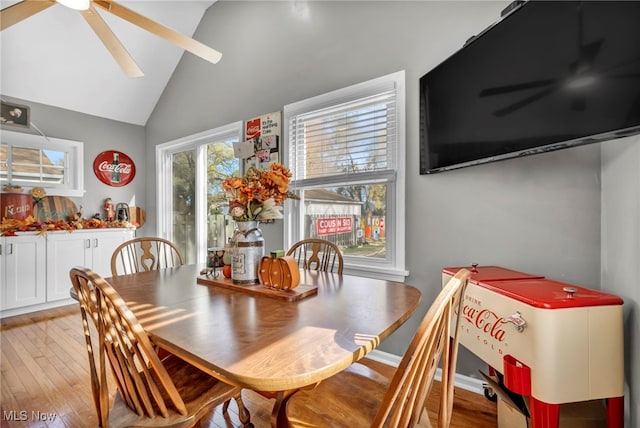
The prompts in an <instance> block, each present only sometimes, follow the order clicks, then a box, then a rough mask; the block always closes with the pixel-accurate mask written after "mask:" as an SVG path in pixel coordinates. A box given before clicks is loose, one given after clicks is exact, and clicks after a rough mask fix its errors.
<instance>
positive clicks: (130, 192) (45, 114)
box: [2, 96, 155, 232]
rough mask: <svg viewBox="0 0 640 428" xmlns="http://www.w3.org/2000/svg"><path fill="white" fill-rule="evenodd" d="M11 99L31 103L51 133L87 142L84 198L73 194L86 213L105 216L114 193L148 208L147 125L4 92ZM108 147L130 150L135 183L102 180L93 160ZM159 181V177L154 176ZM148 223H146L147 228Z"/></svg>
mask: <svg viewBox="0 0 640 428" xmlns="http://www.w3.org/2000/svg"><path fill="white" fill-rule="evenodd" d="M2 99H4V100H6V101H8V102H15V103H17V104H22V105H27V106H29V107H30V108H31V121H32V122H33V124H34V125H35V126H36V127H37V128H38V129H40V130H41V131H42V132H43V133H44V134H45V135H47V136H48V137H55V138H63V139H66V140H73V141H81V142H83V143H84V186H85V189H86V193H85V194H84V196H83V197H82V198H75V197H74V198H69V199H71V200H73V202H75V204H76V205H77V206H78V207H79V206H80V205H82V208H83V213H84V216H85V217H91V216H93V214H95V213H97V212H99V213H100V214H101V215H102V216H104V211H103V210H102V205H103V203H104V199H105V198H107V197H111V199H112V200H113V202H114V203H118V202H125V203H127V204H130V205H133V204H134V203H135V205H137V206H139V207H142V208H145V204H146V201H145V199H146V188H147V185H146V178H145V174H144V170H145V169H146V164H145V159H144V153H145V152H144V147H145V139H144V127H142V126H139V125H131V124H128V123H123V122H117V121H114V120H109V119H103V118H100V117H96V116H90V115H88V114H83V113H78V112H75V111H71V110H65V109H61V108H57V107H52V106H48V105H44V104H39V103H34V102H31V101H29V100H22V99H17V98H12V97H6V96H3V97H2ZM2 129H3V130H5V129H6V130H7V131H14V132H28V133H33V134H39V133H38V132H37V131H36V129H34V128H31V129H24V128H18V127H14V126H3V127H2ZM105 150H119V151H121V152H123V153H126V154H127V155H128V156H129V157H130V158H131V159H133V161H134V163H135V164H136V168H137V172H136V176H135V178H134V179H133V181H132V182H131V183H129V184H128V185H126V186H122V187H111V186H107V185H106V184H104V183H102V182H101V181H99V180H98V178H97V177H96V175H95V174H94V173H93V160H94V159H95V158H96V156H97V155H98V154H100V153H101V152H103V151H105ZM154 181H155V180H154ZM146 228H147V226H146V225H145V226H143V227H142V228H141V229H140V231H141V232H143V231H144V230H145V229H146Z"/></svg>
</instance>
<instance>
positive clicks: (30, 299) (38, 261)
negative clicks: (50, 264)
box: [0, 235, 46, 310]
mask: <svg viewBox="0 0 640 428" xmlns="http://www.w3.org/2000/svg"><path fill="white" fill-rule="evenodd" d="M45 249H46V240H45V238H44V237H43V236H40V235H23V236H6V237H2V238H0V280H1V282H2V289H1V295H0V309H1V310H6V309H13V308H19V307H22V306H30V305H36V304H38V303H44V302H45V301H46V278H45V272H46V264H45V252H46V251H45Z"/></svg>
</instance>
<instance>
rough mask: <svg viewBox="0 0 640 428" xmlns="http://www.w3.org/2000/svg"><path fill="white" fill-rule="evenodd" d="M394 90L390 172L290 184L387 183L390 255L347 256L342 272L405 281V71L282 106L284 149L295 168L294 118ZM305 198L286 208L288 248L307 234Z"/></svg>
mask: <svg viewBox="0 0 640 428" xmlns="http://www.w3.org/2000/svg"><path fill="white" fill-rule="evenodd" d="M392 88H393V89H394V90H395V104H396V129H395V143H394V144H393V147H392V149H393V151H394V153H393V156H394V158H395V167H394V168H391V169H390V170H385V171H379V172H365V173H359V174H356V176H357V178H356V177H355V176H354V177H353V178H350V177H347V178H345V180H344V181H340V182H336V181H335V179H328V180H325V181H323V179H322V178H313V179H308V180H301V181H305V185H304V187H303V188H301V187H298V186H297V183H296V182H295V181H292V182H291V185H292V190H294V191H298V192H300V191H301V190H302V189H311V188H326V187H335V186H337V185H349V184H351V185H355V184H358V183H364V184H378V183H386V184H387V199H386V204H387V205H386V210H387V211H386V219H385V230H386V232H385V236H387V237H388V236H393V237H394V238H393V239H387V241H386V251H387V258H386V259H384V260H376V259H373V258H369V259H366V260H363V258H362V257H349V256H346V255H345V256H344V257H343V258H344V273H345V274H352V275H358V276H364V277H373V278H380V279H386V280H393V281H404V280H405V278H406V277H407V276H408V275H409V272H408V271H407V270H406V269H405V248H404V242H405V221H404V219H405V182H406V168H405V164H406V159H405V150H406V149H405V146H406V140H405V135H406V134H405V128H406V119H405V117H406V116H405V109H406V107H405V72H404V70H403V71H399V72H396V73H391V74H388V75H386V76H382V77H379V78H376V79H372V80H369V81H366V82H362V83H358V84H355V85H352V86H349V87H346V88H342V89H338V90H335V91H332V92H329V93H326V94H322V95H318V96H315V97H311V98H308V99H305V100H302V101H298V102H296V103H292V104H288V105H285V106H284V110H283V127H284V145H283V146H284V149H285V150H284V151H283V162H284V163H285V165H287V166H289V167H290V168H291V163H290V157H291V153H290V151H291V150H292V147H291V141H290V135H289V132H290V127H289V124H290V121H291V120H292V118H294V117H296V116H299V115H303V114H308V113H311V112H314V111H318V110H322V109H326V108H331V107H333V106H337V105H340V104H344V103H347V102H353V101H357V100H361V99H364V98H367V97H371V96H375V95H378V94H381V93H383V92H386V91H388V90H390V89H392ZM302 204H303V201H302V200H300V201H297V200H291V201H287V207H288V209H287V210H285V217H284V246H285V248H289V247H290V246H291V245H293V243H295V242H297V241H299V240H300V239H302V237H303V231H302V225H301V217H302V216H301V212H300V210H301V209H302Z"/></svg>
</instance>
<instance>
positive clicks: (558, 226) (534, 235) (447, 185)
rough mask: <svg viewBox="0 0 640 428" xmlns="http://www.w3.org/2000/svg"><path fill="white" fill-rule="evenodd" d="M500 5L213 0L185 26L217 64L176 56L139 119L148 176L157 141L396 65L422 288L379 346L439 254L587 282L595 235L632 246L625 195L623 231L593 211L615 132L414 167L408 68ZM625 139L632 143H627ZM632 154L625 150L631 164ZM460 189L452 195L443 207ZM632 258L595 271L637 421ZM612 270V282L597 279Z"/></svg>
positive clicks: (426, 298) (465, 363)
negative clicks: (194, 27) (622, 344)
mask: <svg viewBox="0 0 640 428" xmlns="http://www.w3.org/2000/svg"><path fill="white" fill-rule="evenodd" d="M507 4H508V2H504V1H499V2H477V1H470V2H453V1H448V2H433V1H429V2H426V1H425V2H399V1H394V2H366V3H365V2H320V1H316V2H302V1H297V2H262V1H260V2H248V1H243V2H230V1H221V2H218V3H216V4H214V5H213V6H212V7H211V8H209V10H208V12H207V13H206V14H205V16H204V18H203V20H202V23H201V25H200V27H199V28H198V31H197V32H196V34H195V37H196V38H197V39H199V40H202V41H203V42H205V43H208V44H210V45H212V46H214V47H215V48H216V49H219V50H220V51H222V52H223V54H224V56H223V58H222V61H221V62H220V63H219V64H218V65H216V66H209V65H208V64H206V63H204V62H203V61H201V60H199V59H198V58H195V57H193V56H191V55H188V54H186V55H185V56H184V57H183V59H182V62H181V64H180V65H179V67H178V69H177V70H176V72H175V73H174V75H173V77H172V79H171V81H170V83H169V85H168V87H167V88H166V90H165V92H164V94H163V96H162V97H161V99H160V102H159V103H158V105H157V107H156V109H155V111H154V113H153V115H152V117H151V118H150V120H149V122H148V124H147V128H146V131H147V133H146V138H147V181H148V182H149V183H150V184H151V183H154V182H155V146H156V145H157V144H160V143H164V142H166V141H170V140H173V139H176V138H180V137H183V136H186V135H190V134H194V133H197V132H200V131H203V130H206V129H210V128H213V127H216V126H220V125H224V124H227V123H230V122H233V121H237V120H244V119H247V118H250V117H253V116H256V115H260V114H264V113H269V112H272V111H277V110H281V109H282V106H283V105H285V104H288V103H291V102H295V101H299V100H301V99H305V98H308V97H311V96H314V95H318V94H322V93H325V92H328V91H331V90H334V89H339V88H342V87H345V86H348V85H351V84H354V83H358V82H362V81H365V80H368V79H371V78H375V77H379V76H382V75H385V74H388V73H391V72H395V71H398V70H405V71H406V79H407V82H406V88H407V121H406V125H407V132H406V135H407V139H406V145H407V206H406V208H407V211H406V213H407V214H406V226H407V236H406V244H405V248H406V252H407V266H406V267H407V269H408V270H409V271H410V276H409V277H408V278H407V282H408V283H410V284H413V285H415V286H417V287H419V288H420V289H421V290H422V293H423V302H422V306H421V308H420V309H419V310H418V313H417V314H416V315H415V316H414V317H413V318H412V319H411V320H410V321H408V322H407V323H406V324H405V325H404V326H403V327H402V328H401V329H400V330H398V331H397V332H396V333H395V334H393V335H392V336H391V337H390V338H389V339H388V340H386V341H385V342H384V343H383V344H382V346H381V349H382V350H384V351H387V352H391V353H394V354H398V355H400V354H402V353H403V352H404V350H405V348H406V346H407V344H408V341H409V338H410V337H411V335H412V333H413V331H414V330H415V327H416V325H417V322H418V319H419V318H420V316H421V315H423V314H424V312H425V311H426V308H427V306H428V305H429V304H430V303H431V302H432V301H433V299H434V297H435V296H436V294H437V293H438V291H439V289H440V270H441V268H442V267H444V266H455V265H467V264H469V263H471V262H478V263H480V264H485V265H487V264H497V265H502V266H505V267H509V268H513V269H517V270H521V271H525V272H529V273H535V274H540V275H545V276H546V277H548V278H551V279H556V280H561V281H566V282H570V283H575V284H579V285H582V286H586V287H590V288H596V289H598V288H600V287H601V248H602V251H603V259H604V260H605V261H606V260H607V257H606V256H607V254H608V251H609V250H611V251H612V253H617V252H623V253H624V255H625V257H624V258H623V259H631V258H635V260H637V254H638V241H637V239H638V212H637V210H638V206H637V203H636V205H635V211H628V210H626V211H625V212H624V213H622V212H616V214H615V215H616V216H624V218H625V219H626V218H627V217H626V216H633V218H632V219H631V220H628V222H630V223H631V224H632V225H633V226H634V227H635V229H633V230H632V231H631V234H633V233H635V234H634V235H632V237H629V238H627V235H625V234H624V233H622V232H621V231H619V230H618V233H617V234H616V236H615V237H616V240H614V241H613V242H609V240H610V239H611V237H609V236H605V242H604V243H603V245H601V212H605V213H606V212H608V210H607V209H606V208H608V207H609V206H610V205H609V204H610V203H612V204H614V206H615V204H616V202H617V201H615V199H616V198H615V195H618V197H619V194H617V193H616V194H615V195H611V196H610V195H609V193H608V192H606V191H605V192H601V186H602V183H601V167H600V163H601V153H600V151H601V146H602V147H604V146H614V145H616V144H618V143H617V142H607V143H604V144H602V145H591V146H584V147H579V148H574V149H568V150H563V151H559V152H554V153H547V154H543V155H537V156H532V157H527V158H522V159H513V160H508V161H504V162H498V163H495V164H488V165H483V166H478V167H473V168H468V169H462V170H458V171H451V172H447V173H443V174H438V175H434V176H421V175H419V173H418V161H417V159H418V153H419V152H418V96H417V95H418V79H419V77H420V76H422V75H423V74H424V73H426V72H427V71H428V70H430V69H431V68H432V67H434V66H436V65H437V64H438V63H440V62H441V61H442V60H444V59H445V58H446V57H447V56H449V55H450V54H452V53H453V52H454V51H456V50H457V49H459V47H460V46H462V44H463V43H464V41H465V40H466V39H468V38H469V37H470V36H471V35H474V34H476V33H478V32H480V31H481V30H483V29H484V28H485V27H486V26H488V25H489V24H491V23H493V22H494V21H496V20H497V19H498V18H499V13H500V10H501V9H503V8H504V7H505V6H506V5H507ZM470 72H473V71H472V70H470ZM461 126H463V125H461ZM628 144H629V145H630V146H631V147H632V148H634V150H636V153H637V150H638V149H637V142H635V143H634V142H630V143H628ZM637 160H638V155H637V154H636V166H635V167H636V170H637ZM637 174H638V173H637V172H635V173H632V172H628V171H616V173H615V174H611V175H614V177H611V180H612V181H614V182H613V183H612V184H611V187H612V188H613V189H616V186H617V184H618V183H617V182H618V181H620V182H623V183H626V185H627V186H628V187H630V191H632V192H635V194H636V195H637V189H638V184H639V183H638V175H637ZM627 175H630V177H628V176H627ZM628 180H631V182H627V181H628ZM605 190H607V189H605ZM153 194H154V192H153V189H149V195H148V198H147V205H148V209H149V212H151V213H153V212H155V199H154V196H153ZM636 197H637V196H636ZM601 198H602V200H601ZM460 199H462V200H464V204H463V205H462V206H452V203H453V201H457V200H460ZM609 199H612V200H613V201H611V202H610V200H609ZM602 201H604V206H603V205H602ZM627 203H628V202H627ZM151 221H155V219H151ZM611 223H612V224H611V225H610V224H609V222H608V221H607V219H606V218H605V219H604V223H603V225H604V226H605V230H608V229H607V228H608V227H609V226H611V227H620V221H619V219H612V221H611ZM265 232H266V235H267V241H268V242H269V243H270V245H271V246H273V247H274V248H278V247H279V248H281V247H282V225H281V222H280V223H278V222H277V223H276V224H274V225H268V226H266V227H265ZM627 239H631V241H628V240H627ZM612 247H615V250H614V249H612ZM628 247H633V248H635V250H634V251H635V253H631V254H629V253H627V252H626V251H625V250H626V249H627V248H628ZM616 256H618V254H616ZM633 266H636V267H635V269H636V270H633V269H632V268H629V267H627V268H626V269H624V270H620V271H617V272H616V273H615V274H611V273H607V272H606V269H605V270H603V272H605V273H604V274H603V278H602V280H603V287H602V288H604V289H606V290H607V291H611V292H614V293H619V294H621V295H623V296H624V297H625V301H626V305H627V307H628V310H627V318H626V327H627V331H626V337H627V339H629V342H628V343H627V353H626V356H627V380H628V382H632V384H631V386H630V388H631V389H630V395H629V396H630V397H631V400H632V403H635V405H634V404H632V406H631V407H632V409H633V410H632V413H634V412H635V416H633V415H632V417H633V418H635V420H636V421H637V418H638V416H637V415H638V409H637V403H638V399H637V395H638V394H640V382H638V364H639V363H638V362H637V361H635V360H632V359H631V356H632V355H638V351H639V350H640V349H639V346H640V345H639V344H638V340H637V339H638V331H639V328H638V321H637V315H634V309H633V308H635V307H637V303H636V302H637V301H638V291H637V287H634V285H635V284H634V283H633V282H631V280H632V279H633V276H631V275H632V274H633V273H636V274H637V273H638V272H637V263H636V264H634V265H633ZM605 267H606V266H605ZM632 271H633V272H632ZM613 275H616V276H617V277H616V278H615V281H614V280H613V278H608V277H609V276H613ZM610 279H611V280H610ZM622 283H624V285H618V284H622ZM478 368H484V364H483V363H482V362H481V361H480V360H478V359H476V358H475V357H473V356H472V355H471V354H469V353H468V352H462V354H461V360H460V363H459V372H460V373H463V374H466V375H471V376H477V369H478Z"/></svg>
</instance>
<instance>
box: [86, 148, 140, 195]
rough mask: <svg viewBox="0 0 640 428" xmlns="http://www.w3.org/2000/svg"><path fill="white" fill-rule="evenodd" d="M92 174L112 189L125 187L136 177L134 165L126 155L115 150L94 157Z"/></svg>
mask: <svg viewBox="0 0 640 428" xmlns="http://www.w3.org/2000/svg"><path fill="white" fill-rule="evenodd" d="M93 172H94V173H95V174H96V177H98V180H100V181H102V182H103V183H104V184H106V185H108V186H113V187H121V186H126V185H127V184H129V183H131V181H133V177H135V176H136V165H135V164H134V163H133V160H132V159H131V158H130V157H129V156H127V155H126V154H124V153H122V152H119V151H117V150H107V151H106V152H102V153H100V154H99V155H98V156H96V159H95V160H94V161H93Z"/></svg>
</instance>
